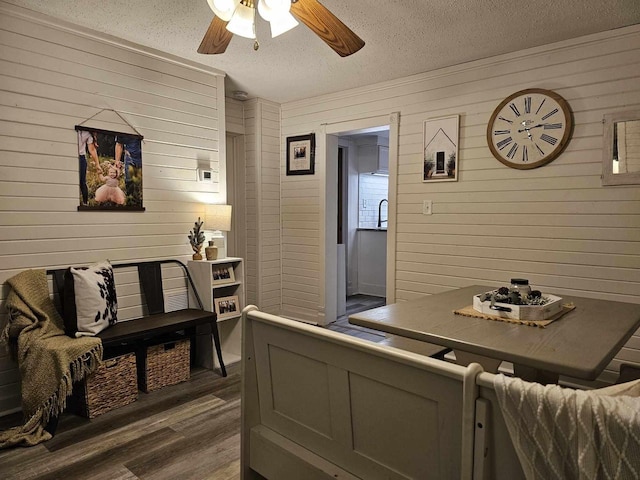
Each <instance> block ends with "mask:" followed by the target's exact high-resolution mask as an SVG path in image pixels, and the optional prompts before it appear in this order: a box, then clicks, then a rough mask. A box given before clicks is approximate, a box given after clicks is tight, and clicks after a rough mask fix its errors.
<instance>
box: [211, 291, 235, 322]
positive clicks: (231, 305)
mask: <svg viewBox="0 0 640 480" xmlns="http://www.w3.org/2000/svg"><path fill="white" fill-rule="evenodd" d="M213 303H214V304H215V309H216V315H217V316H218V320H224V319H225V318H231V317H237V316H239V315H240V302H239V301H238V296H237V295H232V296H230V297H220V298H214V299H213Z"/></svg>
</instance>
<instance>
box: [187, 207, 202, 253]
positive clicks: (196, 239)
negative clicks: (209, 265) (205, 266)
mask: <svg viewBox="0 0 640 480" xmlns="http://www.w3.org/2000/svg"><path fill="white" fill-rule="evenodd" d="M203 224H204V222H203V221H202V220H200V217H198V221H197V222H195V224H194V227H193V230H191V231H190V232H189V235H188V237H187V238H188V239H189V243H190V244H191V248H192V249H193V251H194V254H193V257H192V258H193V259H194V260H202V254H201V253H200V250H202V245H203V244H204V232H203V231H202V225H203Z"/></svg>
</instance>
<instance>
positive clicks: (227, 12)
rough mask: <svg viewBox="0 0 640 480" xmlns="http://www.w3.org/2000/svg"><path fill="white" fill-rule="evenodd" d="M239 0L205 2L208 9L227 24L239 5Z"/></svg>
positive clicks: (211, 0) (209, 0)
mask: <svg viewBox="0 0 640 480" xmlns="http://www.w3.org/2000/svg"><path fill="white" fill-rule="evenodd" d="M240 1H241V0H207V3H208V4H209V8H211V10H213V13H215V15H216V17H219V18H220V19H221V20H224V21H225V22H228V21H229V20H231V17H232V16H233V12H235V10H236V7H237V6H238V5H239V4H240Z"/></svg>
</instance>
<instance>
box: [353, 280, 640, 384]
mask: <svg viewBox="0 0 640 480" xmlns="http://www.w3.org/2000/svg"><path fill="white" fill-rule="evenodd" d="M494 288H495V287H491V286H486V285H484V286H483V285H473V286H471V287H465V288H460V289H458V290H451V291H448V292H444V293H439V294H436V295H430V296H426V297H423V298H419V299H417V300H411V301H407V302H401V303H394V304H392V305H386V306H384V307H379V308H374V309H372V310H367V311H365V312H361V313H357V314H354V315H351V316H349V323H352V324H354V325H360V326H363V327H367V328H372V329H375V330H381V331H383V332H387V333H391V334H394V335H401V336H404V337H409V338H414V339H416V340H422V341H425V342H430V343H435V344H438V345H444V346H446V347H449V348H452V349H453V350H454V351H455V352H456V358H457V359H458V361H462V362H465V361H470V360H475V361H478V360H480V362H479V363H481V364H482V365H483V366H485V369H487V370H494V371H495V370H497V366H498V365H499V364H500V362H501V361H508V362H512V363H513V364H514V369H515V373H516V375H518V376H520V377H521V378H525V379H527V380H530V381H539V382H541V383H555V382H557V380H558V375H566V376H569V377H574V378H580V379H584V380H595V379H596V378H597V377H598V375H600V373H601V372H602V371H603V370H604V368H605V367H606V366H607V365H608V364H609V362H610V361H611V360H612V359H613V357H614V356H615V355H616V353H617V352H618V351H619V350H620V349H621V348H622V346H623V345H624V344H625V343H626V342H627V340H628V339H629V338H630V337H631V335H633V333H634V332H635V331H636V330H637V329H638V327H639V326H640V304H632V303H622V302H612V301H608V300H597V299H592V298H581V297H573V296H566V295H561V296H562V298H563V300H564V303H568V302H573V303H574V304H575V306H576V308H575V310H573V311H571V312H569V313H567V314H565V315H564V316H563V317H561V318H560V319H558V320H556V321H555V322H553V323H551V324H549V325H548V326H547V327H546V328H536V327H530V326H526V325H519V324H513V323H506V322H501V321H494V320H486V319H482V318H473V317H467V316H462V315H456V314H454V313H453V311H454V310H456V309H460V308H463V307H466V306H468V305H471V304H472V303H473V295H476V294H478V293H483V292H487V291H490V290H493V289H494ZM469 355H472V356H476V357H470V356H469ZM462 362H461V363H462ZM487 365H488V366H489V368H487ZM494 367H495V368H494Z"/></svg>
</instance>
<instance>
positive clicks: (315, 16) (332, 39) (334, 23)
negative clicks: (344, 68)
mask: <svg viewBox="0 0 640 480" xmlns="http://www.w3.org/2000/svg"><path fill="white" fill-rule="evenodd" d="M291 13H292V14H293V15H294V16H295V17H296V18H297V19H298V20H300V21H301V22H302V23H304V24H305V25H306V26H307V27H309V28H310V29H311V30H313V31H314V32H315V33H316V34H317V35H318V36H319V37H320V38H321V39H322V40H324V42H325V43H326V44H327V45H329V46H330V47H331V48H333V50H335V52H336V53H337V54H338V55H340V56H341V57H347V56H349V55H351V54H352V53H356V52H357V51H358V50H360V49H361V48H362V47H364V40H362V39H361V38H360V37H359V36H358V35H356V34H355V33H353V31H352V30H351V29H350V28H349V27H347V26H346V25H345V24H344V23H342V22H341V21H340V20H339V19H338V17H336V16H335V15H334V14H333V13H331V12H330V11H329V10H327V8H326V7H325V6H323V5H322V4H321V3H320V2H318V0H298V1H297V2H295V3H292V4H291Z"/></svg>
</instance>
